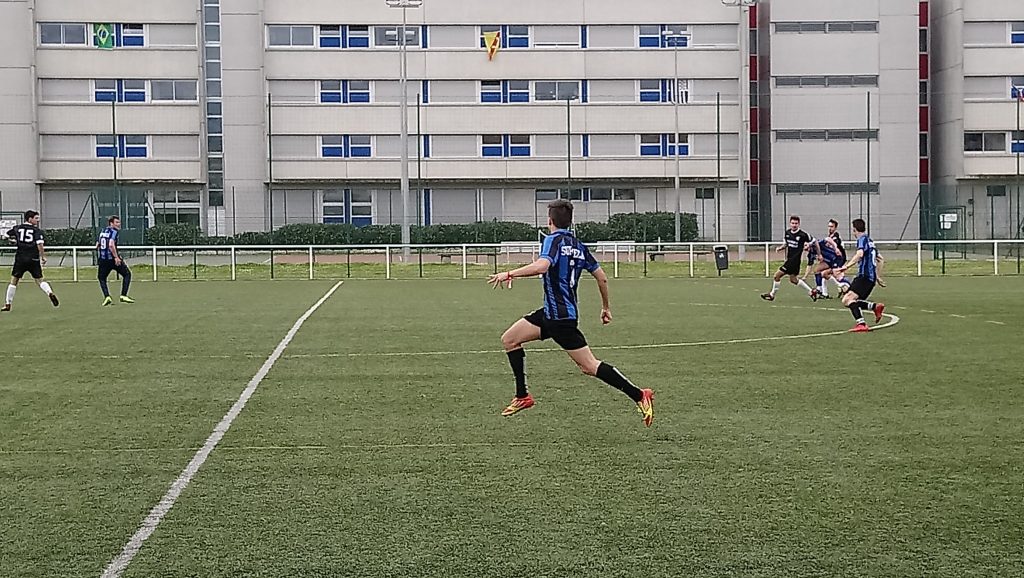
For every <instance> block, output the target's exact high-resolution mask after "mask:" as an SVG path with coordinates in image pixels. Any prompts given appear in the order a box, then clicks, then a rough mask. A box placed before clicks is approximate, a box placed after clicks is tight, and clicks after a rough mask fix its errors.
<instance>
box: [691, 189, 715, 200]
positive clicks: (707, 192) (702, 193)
mask: <svg viewBox="0 0 1024 578" xmlns="http://www.w3.org/2000/svg"><path fill="white" fill-rule="evenodd" d="M694 196H695V198H696V199H697V200H698V201H713V200H715V189H714V187H701V188H698V189H696V190H695V191H694Z"/></svg>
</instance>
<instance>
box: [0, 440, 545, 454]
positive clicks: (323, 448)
mask: <svg viewBox="0 0 1024 578" xmlns="http://www.w3.org/2000/svg"><path fill="white" fill-rule="evenodd" d="M549 445H560V444H559V443H558V442H550V441H549V442H514V441H513V442H510V441H499V442H421V443H395V444H337V445H329V446H328V445H295V446H220V447H218V448H217V449H218V450H220V451H221V452H222V453H223V452H300V451H311V452H319V451H333V450H360V451H361V450H389V449H432V448H441V449H444V448H478V447H479V448H483V447H537V446H549ZM197 449H198V448H194V447H192V448H80V449H70V450H3V451H0V455H5V454H7V455H9V454H14V455H19V454H20V455H26V454H27V455H47V454H52V455H71V454H141V453H174V452H194V451H196V450H197Z"/></svg>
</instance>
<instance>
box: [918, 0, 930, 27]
mask: <svg viewBox="0 0 1024 578" xmlns="http://www.w3.org/2000/svg"><path fill="white" fill-rule="evenodd" d="M918 15H919V16H918V17H919V18H920V22H919V25H920V27H921V28H928V2H921V4H920V7H919V8H918Z"/></svg>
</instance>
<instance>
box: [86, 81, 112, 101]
mask: <svg viewBox="0 0 1024 578" xmlns="http://www.w3.org/2000/svg"><path fill="white" fill-rule="evenodd" d="M92 84H93V87H92V88H93V102H114V101H116V100H117V81H116V80H107V79H103V80H94V81H92Z"/></svg>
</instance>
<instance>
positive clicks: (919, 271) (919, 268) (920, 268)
mask: <svg viewBox="0 0 1024 578" xmlns="http://www.w3.org/2000/svg"><path fill="white" fill-rule="evenodd" d="M923 248H924V247H923V243H921V241H918V242H917V276H918V277H920V276H921V275H922V274H923V273H924V270H923V263H922V262H921V251H922V250H923Z"/></svg>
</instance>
